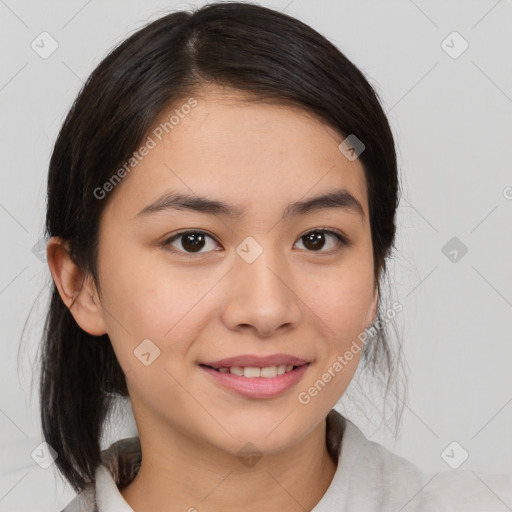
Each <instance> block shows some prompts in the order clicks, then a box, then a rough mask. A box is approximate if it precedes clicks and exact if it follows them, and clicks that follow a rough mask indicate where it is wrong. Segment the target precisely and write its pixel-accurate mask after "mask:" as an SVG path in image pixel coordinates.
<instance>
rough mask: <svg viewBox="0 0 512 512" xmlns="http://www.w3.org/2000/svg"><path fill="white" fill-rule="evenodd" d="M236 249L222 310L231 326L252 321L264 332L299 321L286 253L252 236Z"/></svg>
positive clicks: (224, 317) (299, 311)
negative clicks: (229, 290) (230, 281)
mask: <svg viewBox="0 0 512 512" xmlns="http://www.w3.org/2000/svg"><path fill="white" fill-rule="evenodd" d="M236 252H237V256H236V258H235V261H234V268H233V270H232V272H230V279H231V280H232V283H231V285H230V289H231V292H228V300H227V303H226V304H225V308H224V311H223V319H224V322H225V323H226V325H227V326H229V327H230V328H232V329H236V328H239V327H240V326H247V325H250V326H252V327H253V328H254V329H256V330H257V331H258V332H259V333H260V334H262V335H269V334H271V333H272V332H274V331H275V330H277V329H279V328H280V327H282V326H284V325H287V326H289V327H290V326H293V325H296V324H297V322H298V321H299V319H300V315H301V310H300V308H299V304H298V303H297V302H298V301H297V298H296V296H295V295H294V293H293V291H292V290H293V283H291V280H292V274H291V272H289V268H288V267H287V265H288V264H287V262H286V259H285V257H284V255H282V254H281V253H280V252H279V251H278V250H275V249H273V248H272V247H270V246H265V247H264V246H263V243H261V242H257V241H256V240H255V239H254V238H252V237H247V238H246V239H245V240H244V241H242V242H241V243H240V244H239V246H238V247H237V249H236Z"/></svg>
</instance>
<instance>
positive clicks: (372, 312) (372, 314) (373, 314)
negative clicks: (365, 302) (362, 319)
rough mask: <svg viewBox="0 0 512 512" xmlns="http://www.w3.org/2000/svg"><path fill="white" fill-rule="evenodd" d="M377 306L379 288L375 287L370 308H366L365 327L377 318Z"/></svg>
mask: <svg viewBox="0 0 512 512" xmlns="http://www.w3.org/2000/svg"><path fill="white" fill-rule="evenodd" d="M378 307H379V290H378V288H377V287H376V288H375V291H374V292H373V299H372V302H371V304H370V308H369V309H368V316H367V318H366V324H367V325H366V327H370V325H372V324H373V322H375V320H376V318H377V310H378Z"/></svg>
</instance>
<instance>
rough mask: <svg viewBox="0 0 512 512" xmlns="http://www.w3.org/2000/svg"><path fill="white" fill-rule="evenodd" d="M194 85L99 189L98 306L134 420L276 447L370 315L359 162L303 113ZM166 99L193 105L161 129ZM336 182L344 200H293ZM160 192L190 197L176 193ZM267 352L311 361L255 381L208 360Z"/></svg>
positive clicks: (216, 442) (312, 424) (301, 427)
mask: <svg viewBox="0 0 512 512" xmlns="http://www.w3.org/2000/svg"><path fill="white" fill-rule="evenodd" d="M194 98H195V100H196V102H197V104H196V106H194V107H193V108H191V109H180V107H181V106H182V105H184V104H187V100H184V101H183V102H182V103H180V104H179V105H174V106H173V109H172V110H171V111H168V112H166V113H165V114H164V115H163V116H162V119H159V120H158V122H157V123H156V124H155V127H153V129H152V131H151V132H150V133H149V135H150V137H151V138H152V141H153V142H154V143H155V144H154V147H152V148H151V149H149V150H148V151H147V154H146V156H144V157H143V158H142V159H141V161H140V162H139V163H138V164H137V165H136V166H135V167H134V168H133V170H131V171H130V173H129V175H126V176H125V178H124V179H123V181H122V182H121V183H120V184H119V185H117V187H116V188H115V190H113V191H112V192H110V194H111V195H110V196H109V197H107V198H106V199H103V200H108V204H107V205H106V207H105V210H104V213H103V216H102V219H101V224H100V233H99V255H98V275H99V282H100V285H101V290H100V293H101V295H100V300H101V315H102V317H103V321H104V324H105V329H106V331H107V332H108V335H109V337H110V340H111V342H112V345H113V348H114V351H115V353H116V356H117V358H118V360H119V363H120V365H121V367H122V368H123V370H124V372H125V374H126V378H127V385H128V389H129V392H130V397H131V401H132V404H133V408H134V412H135V418H136V421H137V425H138V428H139V433H141V432H142V431H144V429H145V430H146V431H148V432H149V431H151V430H152V429H153V430H154V429H157V430H159V431H160V432H163V431H165V430H169V429H170V430H171V431H173V432H179V433H180V434H183V435H186V436H187V437H188V438H189V439H193V440H194V441H196V442H198V443H203V444H205V445H209V446H213V447H215V448H217V449H220V450H222V451H224V452H229V453H233V454H235V453H237V452H238V450H239V449H240V446H242V445H244V444H245V443H246V442H249V441H250V442H251V443H253V444H254V445H255V446H257V447H258V449H259V450H260V451H261V452H263V453H269V454H270V453H277V452H279V451H280V450H284V449H286V448H287V447H291V446H292V445H294V444H295V443H297V442H299V441H300V440H301V439H302V438H303V437H304V436H306V435H307V434H308V433H310V432H312V431H313V429H315V428H316V427H317V426H318V425H319V424H320V422H322V421H323V419H324V418H325V416H326V415H327V413H328V412H329V410H330V409H331V408H332V407H333V406H334V405H335V404H336V402H337V401H338V399H339V398H340V397H341V395H342V394H343V392H344V391H345V389H346V387H347V386H348V384H349V382H350V380H351V378H352V376H353V374H354V372H355V370H356V367H357V364H358V362H359V358H360V353H361V352H360V350H359V351H358V350H356V349H354V346H355V345H354V342H357V343H358V344H359V346H360V345H361V342H360V341H359V340H358V335H360V334H361V333H362V332H363V331H364V329H365V327H367V326H368V325H369V324H370V323H371V322H372V320H373V319H374V315H375V306H376V300H377V297H376V294H375V293H374V286H373V285H374V275H373V257H372V243H371V236H370V225H369V217H368V204H367V202H368V200H367V194H366V182H365V177H364V171H363V167H362V164H361V163H360V162H359V160H358V159H356V160H354V161H349V160H348V159H347V158H346V157H345V156H344V154H343V153H341V152H340V150H339V149H338V145H339V143H340V142H341V141H342V140H343V138H344V137H342V136H341V135H340V134H338V133H336V132H335V131H334V130H332V129H330V128H329V127H327V126H326V125H325V124H323V123H322V122H321V121H319V120H317V119H314V118H313V117H311V116H309V115H308V114H306V113H305V112H302V111H299V110H296V109H291V108H287V107H286V108H285V107H283V106H276V105H271V104H268V103H267V104H263V103H252V104H247V103H244V102H243V99H244V98H243V96H242V94H241V93H239V92H236V91H233V90H228V89H210V90H208V91H207V92H206V90H203V93H202V94H200V95H194ZM175 109H178V110H180V111H181V112H182V113H183V112H185V111H186V112H189V113H188V114H186V115H182V116H180V117H179V122H178V123H176V124H175V125H174V126H173V128H172V129H169V128H168V133H166V131H165V130H162V129H160V130H158V126H159V123H160V122H163V121H165V120H168V119H169V118H170V116H171V115H172V113H173V111H174V110H175ZM189 110H190V111H189ZM155 130H156V131H155ZM156 134H159V136H157V135H156ZM146 142H147V139H146ZM149 146H153V143H152V142H150V143H149ZM143 152H144V153H145V151H143ZM341 193H344V194H345V195H344V196H342V199H343V198H345V201H340V200H337V201H331V202H330V203H326V202H325V201H324V202H320V201H319V202H316V203H314V202H310V203H309V206H306V207H304V206H303V207H302V208H301V207H300V205H299V206H297V205H296V206H295V207H289V205H290V204H293V203H297V202H300V203H306V204H307V203H308V202H309V201H310V200H311V199H313V198H316V197H319V196H323V195H325V194H341ZM169 194H174V199H176V197H177V195H178V194H181V195H183V196H189V197H190V199H191V200H189V202H188V203H187V204H183V202H182V203H181V206H177V205H176V202H174V203H173V201H172V200H171V198H170V196H168V197H167V199H165V196H167V195H169ZM348 195H350V196H352V198H353V200H352V202H351V201H350V200H347V197H349V196H348ZM198 198H203V199H204V200H205V201H203V202H200V201H197V200H198ZM193 201H195V203H193ZM207 201H210V202H212V201H214V202H215V203H208V202H207ZM221 203H222V204H221ZM357 204H359V205H360V208H361V210H360V211H359V210H358V207H357ZM150 205H152V206H150ZM230 210H232V211H230ZM184 232H187V233H185V234H184ZM144 340H145V341H144ZM351 347H352V348H351ZM347 351H348V352H351V353H352V358H351V359H350V360H348V358H347V357H344V356H345V355H346V354H347ZM275 354H281V355H283V354H284V355H285V356H286V358H288V359H289V358H290V357H295V358H300V359H302V360H304V361H305V362H306V363H307V364H303V365H301V364H299V363H298V362H296V363H295V365H296V366H298V368H296V369H294V370H292V371H291V372H290V373H285V374H284V375H278V376H276V377H271V378H268V379H267V378H266V377H260V378H258V379H255V380H254V381H252V382H251V378H250V376H249V375H250V372H251V371H252V370H242V371H246V372H247V375H248V376H236V375H231V370H230V371H229V372H230V373H229V374H226V373H225V370H222V371H220V370H218V371H216V370H213V369H206V368H205V367H204V366H202V365H204V364H206V363H212V362H216V361H220V360H222V359H225V358H232V357H236V356H254V357H264V356H272V355H275ZM340 358H342V359H343V361H344V363H341V362H340ZM271 362H272V361H271ZM337 362H338V364H336V363H337ZM259 363H261V361H259ZM225 365H226V363H223V364H220V365H219V366H221V367H223V366H225ZM234 366H237V364H236V362H235V364H234ZM241 366H245V367H261V366H263V367H268V366H273V365H272V364H266V362H263V363H262V364H258V361H256V362H254V361H253V362H250V361H247V362H246V363H245V364H243V365H241ZM274 366H278V368H277V370H279V366H281V365H274ZM340 366H341V369H340ZM235 371H236V370H235ZM265 371H268V372H270V373H269V374H270V375H271V374H272V369H268V368H267V370H265ZM326 375H327V377H326ZM329 377H330V378H329ZM242 379H243V382H241V380H242ZM319 380H320V381H322V384H323V385H318V381H319ZM263 381H265V382H263ZM230 382H231V384H230ZM315 383H317V386H316V388H315V387H314V385H315ZM312 388H313V389H314V390H313V391H311V389H312ZM315 390H316V391H315Z"/></svg>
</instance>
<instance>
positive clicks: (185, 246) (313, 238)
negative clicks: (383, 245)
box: [163, 228, 350, 257]
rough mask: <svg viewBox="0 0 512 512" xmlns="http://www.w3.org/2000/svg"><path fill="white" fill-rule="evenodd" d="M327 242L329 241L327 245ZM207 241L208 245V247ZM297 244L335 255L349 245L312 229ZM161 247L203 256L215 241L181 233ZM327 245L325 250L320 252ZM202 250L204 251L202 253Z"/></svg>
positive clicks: (201, 233)
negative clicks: (300, 243)
mask: <svg viewBox="0 0 512 512" xmlns="http://www.w3.org/2000/svg"><path fill="white" fill-rule="evenodd" d="M329 240H330V241H331V242H330V243H329ZM208 241H210V244H209V245H208ZM298 242H302V244H303V246H304V248H305V249H306V250H307V251H308V252H321V253H335V252H337V251H338V250H340V249H341V247H342V246H348V245H350V243H349V241H348V240H347V239H346V238H345V237H344V236H343V235H341V234H339V233H336V232H335V231H331V230H328V229H324V228H321V229H314V230H312V231H309V232H308V233H305V234H304V235H302V236H301V237H300V238H299V240H298ZM163 245H164V246H165V247H167V248H169V246H170V250H172V251H173V252H177V253H180V254H182V255H184V256H190V257H192V256H193V255H194V254H203V253H206V252H209V251H210V250H216V249H215V246H216V241H215V239H214V238H213V237H212V236H211V235H209V234H208V233H206V232H204V231H193V230H189V231H182V232H181V233H177V234H175V235H173V236H171V237H170V238H168V239H167V240H166V241H165V242H164V243H163ZM326 245H327V250H322V249H324V248H325V246H326ZM202 249H205V250H204V251H203V250H202Z"/></svg>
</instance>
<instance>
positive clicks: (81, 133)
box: [40, 2, 399, 491]
mask: <svg viewBox="0 0 512 512" xmlns="http://www.w3.org/2000/svg"><path fill="white" fill-rule="evenodd" d="M208 84H213V85H227V86H230V87H234V88H236V89H238V90H240V91H244V92H247V93H250V95H251V96H252V97H254V98H255V99H258V100H262V101H272V102H277V103H279V104H282V105H289V106H296V107H299V108H301V109H303V110H304V111H307V112H309V113H312V114H314V115H315V116H317V117H319V118H321V119H322V120H323V121H324V122H325V123H328V124H329V125H331V126H333V127H334V128H335V129H336V130H337V131H338V132H339V133H341V134H343V135H345V136H348V135H351V134H353V135H355V136H356V137H357V138H358V139H359V140H361V141H362V142H363V143H364V145H365V150H364V152H363V153H362V154H361V155H360V156H359V158H360V160H361V162H362V164H363V167H364V171H365V177H366V182H367V192H368V198H369V213H370V226H371V236H372V243H373V257H374V270H375V276H376V277H375V279H376V283H375V284H376V286H380V283H381V282H382V279H383V277H384V274H385V271H386V258H387V257H388V256H389V253H390V250H391V248H392V246H393V243H394V238H395V211H396V208H397V206H398V192H399V186H398V176H397V165H396V155H395V147H394V141H393V137H392V133H391V130H390V127H389V124H388V121H387V118H386V115H385V113H384V111H383V109H382V107H381V105H380V102H379V100H378V97H377V94H376V93H375V91H374V90H373V88H372V87H371V85H370V84H369V83H368V81H367V80H366V78H365V77H364V75H363V74H362V72H361V71H359V69H358V68H357V67H356V66H355V65H354V64H352V63H351V62H350V61H349V60H348V59H347V58H346V57H345V56H344V55H343V54H342V53H341V52H340V51H339V50H338V49H337V48H336V47H335V46H334V45H333V44H331V43H330V42H329V41H328V40H327V39H325V38H324V37H323V36H322V35H320V34H319V33H317V32H316V31H315V30H313V29H312V28H310V27H309V26H307V25H305V24H304V23H302V22H300V21H298V20H297V19H294V18H293V17H290V16H287V15H285V14H282V13H280V12H277V11H275V10H272V9H270V8H265V7H261V6H258V5H253V4H250V3H247V2H243V3H237V2H236V3H235V2H233V3H226V2H222V3H213V4H208V5H206V6H204V7H201V8H199V9H196V10H194V11H192V12H172V13H170V14H168V15H166V16H164V17H161V18H160V19H157V20H156V21H154V22H152V23H150V24H148V25H147V26H145V27H144V28H142V29H140V30H138V31H137V32H135V33H134V34H133V35H131V36H130V37H129V38H128V39H126V40H125V41H124V42H122V44H120V45H119V46H118V47H116V48H115V49H114V50H113V51H111V53H110V54H109V55H108V56H107V57H106V58H105V59H104V60H103V61H102V62H101V63H100V64H99V65H98V66H97V68H96V69H95V70H94V71H93V72H92V74H91V75H90V77H89V78H88V80H87V82H86V83H85V85H84V86H83V88H82V90H81V91H80V93H79V95H78V97H77V98H76V100H75V102H74V103H73V105H72V107H71V109H70V111H69V113H68V115H67V117H66V119H65V121H64V123H63V125H62V128H61V130H60V133H59V135H58V138H57V141H56V143H55V147H54V149H53V153H52V156H51V160H50V165H49V174H48V198H47V203H48V204H47V216H46V233H45V235H46V236H47V237H50V236H58V237H61V238H62V239H64V240H66V241H67V242H68V243H69V247H70V253H71V257H72V258H73V260H74V261H75V263H76V264H77V265H79V266H80V267H81V268H82V269H83V270H84V272H87V273H90V274H91V275H92V276H93V278H94V280H95V282H96V284H97V286H98V287H99V284H100V283H98V281H97V273H96V265H95V264H96V256H97V250H98V246H97V242H98V227H99V222H100V216H101V213H102V210H103V208H104V207H105V205H106V204H107V201H108V198H106V199H103V200H99V199H98V198H97V197H96V196H95V194H94V190H95V189H96V188H97V187H101V186H102V185H103V184H104V183H105V182H106V181H107V180H108V179H109V178H110V177H111V176H112V174H113V173H114V172H115V171H116V169H118V168H119V167H120V166H121V165H123V162H125V161H126V160H127V159H128V158H129V156H130V155H131V154H132V153H133V152H134V151H135V150H136V149H137V148H138V146H139V145H140V143H141V141H143V138H144V137H145V135H146V134H147V132H148V130H149V129H150V128H151V127H152V125H153V123H154V122H155V120H156V119H157V118H158V117H159V116H160V115H161V114H162V113H163V112H164V110H165V109H166V108H167V107H168V106H169V105H171V104H173V103H174V102H175V101H176V100H177V99H181V98H184V97H187V96H190V95H191V94H192V92H193V91H198V90H200V88H201V86H204V85H208ZM379 296H380V293H379ZM380 309H381V308H380V303H379V314H380ZM391 354H392V353H391V350H390V345H389V344H388V341H387V337H386V334H385V329H380V330H379V332H378V335H377V336H376V337H374V339H372V340H371V342H370V343H367V344H366V345H365V348H364V351H363V356H362V357H363V361H364V364H365V365H366V366H367V367H368V368H370V369H371V371H372V372H374V373H377V372H380V373H381V374H382V375H383V376H384V377H385V378H386V379H387V381H386V386H389V385H390V382H391V376H392V373H393V363H394V361H393V358H392V355H391ZM127 395H128V392H127V387H126V381H125V376H124V374H123V371H122V370H121V367H120V366H119V364H118V362H117V359H116V357H115V354H114V352H113V350H112V346H111V343H110V340H109V338H108V336H107V335H103V336H92V335H90V334H88V333H87V332H85V331H83V330H82V329H81V328H80V327H79V326H78V325H77V323H76V322H75V320H74V318H73V316H72V315H71V313H70V311H69V309H68V308H67V307H66V306H65V304H64V303H63V301H62V300H61V297H60V295H59V293H58V290H57V288H56V287H55V285H53V291H52V297H51V301H50V305H49V309H48V313H47V317H46V324H45V330H44V337H43V344H42V351H41V380H40V401H41V419H42V430H43V435H44V438H45V440H46V441H47V442H48V443H49V444H50V445H51V446H52V447H53V449H54V450H56V451H57V453H58V458H57V459H56V461H55V462H56V464H57V467H58V468H59V470H60V471H61V473H62V474H63V475H64V476H65V478H66V479H67V480H68V481H69V482H70V484H71V485H72V486H73V488H74V489H75V490H76V491H80V490H82V489H83V488H84V486H85V484H87V483H88V482H93V481H94V471H95V468H96V466H97V465H98V464H99V463H100V436H101V433H102V428H103V425H104V422H105V419H106V418H107V416H108V412H109V410H110V409H111V406H112V403H113V402H112V401H113V399H114V398H115V397H116V396H127Z"/></svg>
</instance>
